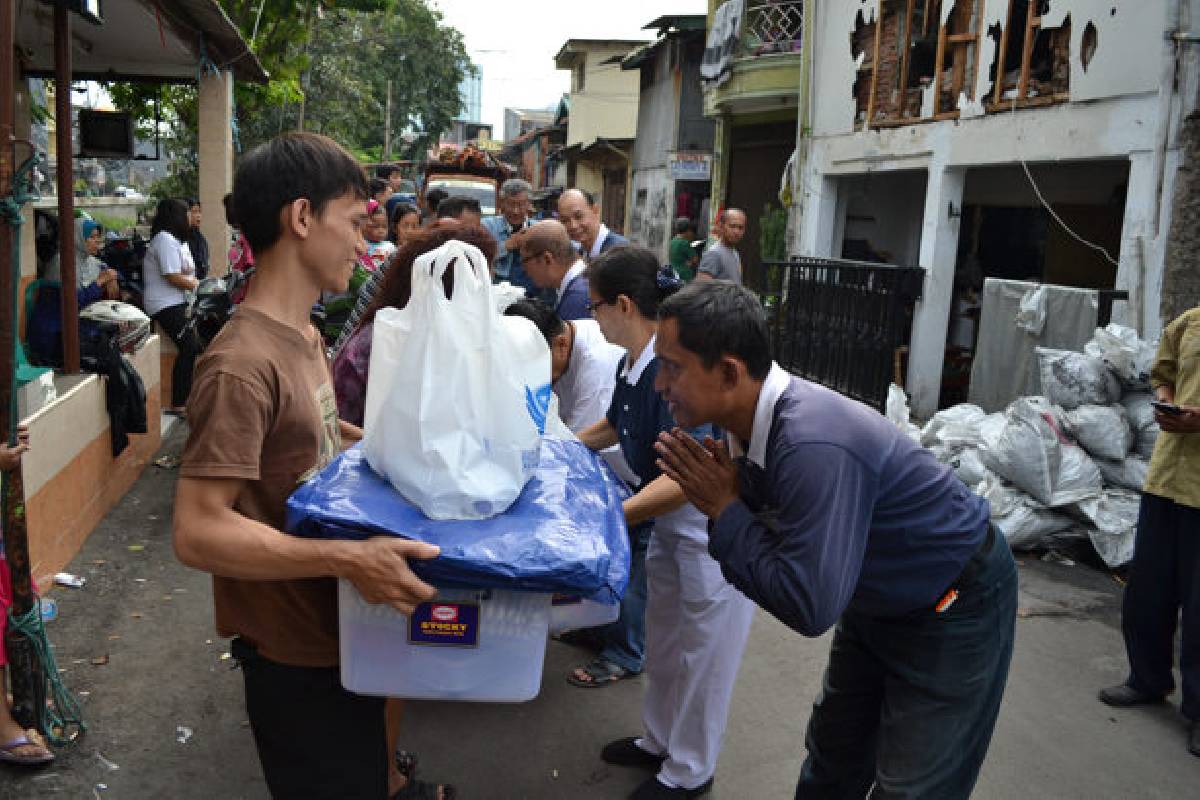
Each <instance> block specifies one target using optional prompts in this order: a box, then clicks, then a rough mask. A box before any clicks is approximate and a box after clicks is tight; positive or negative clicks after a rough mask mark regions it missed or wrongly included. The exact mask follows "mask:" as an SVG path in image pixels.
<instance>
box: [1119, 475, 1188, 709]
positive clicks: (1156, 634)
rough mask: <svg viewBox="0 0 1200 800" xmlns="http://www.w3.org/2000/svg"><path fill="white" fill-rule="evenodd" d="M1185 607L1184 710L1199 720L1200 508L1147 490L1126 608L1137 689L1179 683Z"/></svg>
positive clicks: (1161, 689)
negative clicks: (1174, 669) (1178, 630)
mask: <svg viewBox="0 0 1200 800" xmlns="http://www.w3.org/2000/svg"><path fill="white" fill-rule="evenodd" d="M1181 611H1182V616H1183V635H1182V637H1181V639H1182V641H1181V646H1180V649H1179V672H1180V675H1181V677H1182V678H1183V681H1182V683H1183V702H1182V704H1181V705H1180V710H1181V711H1183V715H1184V716H1185V717H1187V718H1188V719H1190V720H1192V721H1193V722H1200V508H1192V507H1191V506H1184V505H1180V504H1179V503H1176V502H1174V501H1173V500H1167V499H1166V498H1164V497H1158V496H1157V495H1152V494H1144V495H1142V506H1141V510H1140V512H1139V513H1138V527H1137V538H1136V539H1135V541H1134V550H1133V561H1132V562H1131V563H1130V565H1129V583H1128V584H1127V585H1126V587H1125V604H1124V606H1123V608H1122V611H1121V630H1122V632H1123V633H1124V634H1125V650H1126V652H1127V653H1128V654H1129V669H1130V674H1129V680H1128V683H1129V685H1130V686H1132V687H1133V688H1135V689H1137V690H1138V691H1141V692H1145V693H1146V694H1153V695H1165V694H1168V693H1169V692H1170V691H1171V690H1172V689H1174V688H1175V681H1174V679H1173V678H1172V676H1171V664H1172V662H1173V661H1174V658H1173V656H1174V653H1175V626H1176V624H1177V621H1178V620H1179V617H1180V612H1181Z"/></svg>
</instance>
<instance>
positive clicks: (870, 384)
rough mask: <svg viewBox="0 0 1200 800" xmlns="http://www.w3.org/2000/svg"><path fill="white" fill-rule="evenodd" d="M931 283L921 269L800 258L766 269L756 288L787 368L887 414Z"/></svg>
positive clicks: (779, 358)
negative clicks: (901, 357) (902, 352)
mask: <svg viewBox="0 0 1200 800" xmlns="http://www.w3.org/2000/svg"><path fill="white" fill-rule="evenodd" d="M924 279H925V270H924V269H922V268H921V267H896V266H891V265H888V264H867V263H862V262H857V261H843V260H838V259H828V258H797V259H793V260H791V261H783V262H766V263H764V264H763V270H762V273H761V281H762V282H761V285H758V286H751V288H753V289H755V290H756V291H758V293H759V295H760V297H762V300H763V304H764V306H765V308H766V310H767V320H768V323H769V325H770V328H771V345H772V349H773V351H774V355H775V360H776V361H777V362H779V365H780V366H782V367H783V368H784V369H786V370H788V371H789V372H792V373H794V374H796V375H799V376H800V377H802V378H806V379H808V380H811V381H815V382H816V383H820V384H823V385H825V386H828V387H829V388H831V389H834V390H836V391H838V392H840V393H842V394H844V395H846V396H848V397H852V398H854V399H855V400H859V401H861V402H863V403H866V404H867V405H869V406H872V407H874V408H876V409H879V410H880V411H882V410H883V407H884V403H885V402H886V400H887V388H888V384H889V383H890V382H891V380H892V375H893V372H894V364H895V363H896V357H897V351H898V348H900V347H904V346H907V345H908V340H909V336H910V335H911V332H912V318H913V309H914V307H915V305H916V302H917V300H918V299H920V297H921V287H922V284H923V282H924Z"/></svg>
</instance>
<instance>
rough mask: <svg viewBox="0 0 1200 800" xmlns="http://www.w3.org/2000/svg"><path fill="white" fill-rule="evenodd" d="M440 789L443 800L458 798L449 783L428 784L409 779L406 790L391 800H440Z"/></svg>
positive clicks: (399, 792) (402, 790)
mask: <svg viewBox="0 0 1200 800" xmlns="http://www.w3.org/2000/svg"><path fill="white" fill-rule="evenodd" d="M438 789H441V790H442V800H455V798H456V797H457V796H458V792H457V791H456V790H455V788H454V787H453V786H452V785H450V784H448V783H443V784H436V783H426V782H425V781H419V780H417V779H416V778H409V779H408V783H406V784H404V788H403V789H401V790H400V791H398V792H396V793H395V794H394V795H392V796H391V800H438Z"/></svg>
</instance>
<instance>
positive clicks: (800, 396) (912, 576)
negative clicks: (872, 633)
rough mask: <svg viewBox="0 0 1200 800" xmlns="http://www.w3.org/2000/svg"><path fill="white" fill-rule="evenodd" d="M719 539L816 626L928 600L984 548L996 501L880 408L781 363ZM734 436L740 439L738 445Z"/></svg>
mask: <svg viewBox="0 0 1200 800" xmlns="http://www.w3.org/2000/svg"><path fill="white" fill-rule="evenodd" d="M754 429H755V435H754V436H753V437H752V439H751V442H750V443H749V452H748V457H747V458H745V459H743V460H741V461H740V462H739V463H740V466H739V481H740V484H741V497H740V499H739V500H738V501H736V502H734V503H732V504H731V505H730V506H729V507H727V508H726V509H725V511H724V512H723V513H722V514H721V515H720V517H719V518H718V519H716V520H715V521H714V522H713V524H712V526H711V530H710V534H709V550H710V552H711V553H712V555H713V557H714V558H715V559H717V561H719V562H720V564H721V568H722V571H723V572H724V574H725V577H726V579H727V580H729V582H730V583H732V584H733V585H734V586H736V587H737V588H738V589H740V590H741V591H742V592H743V593H744V594H745V595H746V596H747V597H749V598H750V599H751V600H753V601H754V602H755V603H757V604H758V605H760V606H762V607H763V608H765V609H767V610H768V611H770V612H771V613H772V614H774V615H775V616H776V617H778V618H779V619H780V620H781V621H782V622H784V623H785V624H786V625H788V626H789V627H791V628H793V629H794V630H796V631H798V632H799V633H801V634H803V635H805V636H819V635H820V634H821V633H823V632H824V631H825V630H827V629H828V628H829V627H831V626H832V625H833V624H834V623H835V622H836V621H837V619H838V617H840V616H841V614H842V612H843V611H844V610H846V609H851V610H853V611H855V612H858V613H863V614H867V615H871V616H880V617H892V616H899V615H902V614H906V613H909V612H912V611H915V610H918V609H921V608H931V607H932V606H933V605H934V604H935V603H936V602H937V601H938V599H939V598H940V597H941V596H942V594H943V593H944V592H946V590H947V589H949V588H950V587H951V586H952V584H953V582H954V580H955V578H957V577H958V575H959V573H961V572H962V569H963V566H964V565H965V564H966V562H967V560H968V559H969V558H970V557H971V555H972V554H973V553H974V552H975V551H976V550H977V549H978V548H979V546H980V544H981V543H982V541H983V537H984V535H985V533H986V531H987V526H988V524H989V509H988V504H987V501H986V500H983V499H982V498H980V497H978V496H976V495H975V494H973V493H972V492H971V491H970V490H969V489H968V488H967V487H966V486H965V485H964V484H963V483H962V481H960V480H959V479H958V478H957V477H956V476H955V475H954V473H953V472H952V471H950V470H949V469H948V468H947V467H945V466H943V465H942V464H939V463H938V462H937V461H936V460H935V459H934V457H933V455H932V454H931V453H930V452H929V451H927V450H925V449H924V448H922V447H921V446H920V445H918V444H917V443H915V442H913V441H912V440H911V439H909V438H908V437H907V436H905V435H904V434H903V433H902V432H900V431H899V430H898V429H897V428H896V427H895V426H894V425H892V423H890V422H889V421H888V420H887V419H885V418H884V417H882V416H881V415H880V414H878V413H877V412H876V411H874V410H872V409H870V408H867V407H866V406H864V405H862V404H861V403H857V402H855V401H853V400H849V399H847V398H845V397H843V396H841V395H839V394H837V393H836V392H833V391H831V390H829V389H826V388H824V387H821V386H817V385H815V384H812V383H809V382H807V381H804V380H801V379H799V378H794V377H791V376H789V375H788V374H787V373H785V372H784V371H783V370H782V369H780V368H779V367H778V366H777V365H776V366H773V368H772V372H771V375H770V376H768V378H767V381H766V383H764V389H763V392H762V393H761V395H760V398H759V406H758V409H757V410H756V413H755V423H754ZM736 449H737V448H735V450H736Z"/></svg>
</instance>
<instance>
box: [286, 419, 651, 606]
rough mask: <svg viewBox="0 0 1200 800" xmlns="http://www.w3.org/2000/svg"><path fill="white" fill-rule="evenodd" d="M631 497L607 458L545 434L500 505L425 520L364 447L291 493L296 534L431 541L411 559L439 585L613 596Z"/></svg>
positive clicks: (625, 575)
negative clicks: (486, 515) (473, 516)
mask: <svg viewBox="0 0 1200 800" xmlns="http://www.w3.org/2000/svg"><path fill="white" fill-rule="evenodd" d="M628 496H629V491H628V489H627V488H626V487H625V485H624V483H622V481H621V480H620V479H619V478H618V477H617V476H616V475H615V474H614V473H613V472H612V470H611V469H610V468H609V466H608V465H607V464H605V463H604V462H603V461H602V460H601V459H599V458H598V457H597V456H596V455H595V454H594V453H593V452H592V451H591V450H589V449H588V448H587V447H585V446H584V445H583V444H581V443H580V442H577V441H564V440H561V439H552V438H546V439H544V440H543V442H542V447H541V461H540V463H539V464H538V468H537V472H536V473H535V475H534V477H533V479H532V480H530V481H529V483H528V484H526V486H525V489H524V491H522V492H521V495H520V497H518V498H517V500H516V502H514V503H513V504H512V505H511V506H510V507H509V509H508V511H506V512H504V513H503V514H499V515H497V516H495V517H492V518H490V519H485V520H461V521H460V520H431V519H429V518H428V517H426V516H425V515H424V514H423V513H421V511H420V509H418V508H417V507H416V506H414V505H413V504H412V503H410V502H408V501H407V500H405V499H404V497H403V496H401V495H400V493H399V492H397V491H396V490H395V489H393V488H392V486H391V484H390V483H388V482H387V480H386V479H385V478H382V477H380V476H379V475H378V474H376V473H375V471H374V470H372V469H371V467H370V465H369V464H368V463H367V460H366V458H365V456H364V455H363V453H362V448H361V447H357V446H356V447H354V448H352V449H350V450H347V451H346V452H344V453H342V454H341V455H339V456H338V457H337V458H336V459H334V461H333V462H332V463H330V464H329V466H327V467H326V468H325V469H324V470H322V471H321V472H320V473H319V474H318V475H317V476H316V477H315V478H313V479H312V480H310V481H309V482H308V483H306V484H304V485H303V486H302V487H300V488H299V489H298V490H297V491H296V492H295V493H294V494H293V495H292V496H291V498H289V499H288V503H287V529H288V531H289V532H290V533H294V534H296V535H298V536H306V537H310V538H323V539H366V538H369V537H371V536H378V535H389V536H400V537H403V538H406V539H413V540H416V541H421V542H429V543H430V544H435V545H437V546H438V547H440V548H441V555H440V556H438V557H437V558H436V559H432V560H429V561H413V562H412V567H413V570H414V571H415V572H416V573H417V575H418V576H420V577H421V578H422V579H423V580H425V581H427V582H430V583H433V584H436V585H439V586H459V587H470V588H491V589H510V590H519V591H529V592H556V593H564V594H576V595H583V596H585V597H590V598H592V599H594V600H597V601H600V602H604V603H609V604H615V603H617V602H619V601H620V599H621V597H622V596H623V595H624V593H625V585H626V583H627V582H628V580H629V537H628V534H627V532H626V528H625V517H624V513H623V511H622V507H621V504H622V502H623V501H624V500H625V499H626V498H627V497H628Z"/></svg>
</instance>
